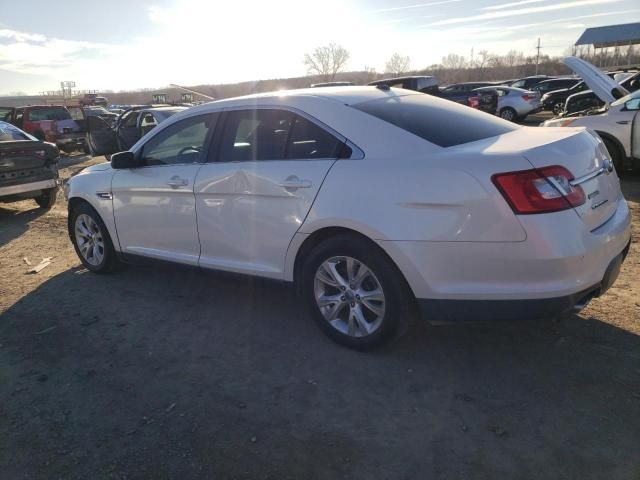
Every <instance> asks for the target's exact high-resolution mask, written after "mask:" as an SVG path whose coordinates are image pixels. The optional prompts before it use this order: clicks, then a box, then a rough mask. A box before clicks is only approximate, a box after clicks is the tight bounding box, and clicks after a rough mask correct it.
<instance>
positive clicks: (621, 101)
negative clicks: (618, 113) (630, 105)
mask: <svg viewBox="0 0 640 480" xmlns="http://www.w3.org/2000/svg"><path fill="white" fill-rule="evenodd" d="M638 97H640V90H636V91H635V92H633V93H630V94H629V95H626V96H624V97H622V98H619V99H618V100H616V101H615V102H611V106H612V107H616V106H618V105H622V104H624V103H627V102H628V101H629V100H633V99H634V98H638Z"/></svg>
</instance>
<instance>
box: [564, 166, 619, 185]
mask: <svg viewBox="0 0 640 480" xmlns="http://www.w3.org/2000/svg"><path fill="white" fill-rule="evenodd" d="M608 171H609V170H608V169H607V167H606V166H603V167H600V168H599V169H597V170H594V171H593V172H591V173H587V174H586V175H584V176H582V177H580V178H575V179H573V180H571V181H570V182H569V185H571V186H572V187H576V186H578V185H580V184H582V183H585V182H588V181H589V180H593V179H594V178H596V177H599V176H600V175H602V174H603V173H607V172H608Z"/></svg>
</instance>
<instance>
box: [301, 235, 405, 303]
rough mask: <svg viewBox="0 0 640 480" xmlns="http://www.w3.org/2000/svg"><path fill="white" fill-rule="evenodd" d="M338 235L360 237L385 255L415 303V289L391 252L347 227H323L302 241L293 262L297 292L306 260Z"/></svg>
mask: <svg viewBox="0 0 640 480" xmlns="http://www.w3.org/2000/svg"><path fill="white" fill-rule="evenodd" d="M338 235H352V236H354V237H358V238H360V239H362V240H364V241H365V242H367V243H368V244H369V245H371V247H372V248H373V249H375V250H377V251H378V252H380V254H381V255H384V256H385V257H387V259H388V260H389V261H390V262H391V264H392V265H393V266H394V267H395V268H396V270H397V272H398V274H399V275H400V278H402V280H403V281H404V284H405V287H406V289H407V291H408V292H409V293H410V294H411V298H412V300H413V301H415V298H416V297H415V293H414V291H413V289H412V288H411V285H410V284H409V282H408V280H407V278H406V276H405V275H404V273H403V272H402V270H401V269H400V267H399V265H398V263H397V262H396V261H395V260H394V259H393V257H392V256H391V255H390V254H389V252H387V251H386V250H385V249H384V247H383V246H382V245H380V243H379V242H376V241H375V240H373V239H371V238H370V237H368V236H367V235H364V234H363V233H361V232H358V231H357V230H353V229H351V228H347V227H323V228H320V229H318V230H316V231H314V232H313V233H311V234H309V235H308V236H307V237H306V238H305V239H304V240H303V241H302V243H301V244H300V246H299V247H298V249H297V251H296V253H295V259H294V261H293V272H292V274H293V284H294V287H295V289H296V292H298V293H299V292H300V281H299V280H300V277H301V271H302V266H303V264H304V260H305V259H306V258H307V256H308V255H309V254H310V253H311V252H312V251H313V249H314V248H315V247H317V246H318V245H320V244H321V243H322V242H324V241H326V240H328V239H330V238H333V237H336V236H338Z"/></svg>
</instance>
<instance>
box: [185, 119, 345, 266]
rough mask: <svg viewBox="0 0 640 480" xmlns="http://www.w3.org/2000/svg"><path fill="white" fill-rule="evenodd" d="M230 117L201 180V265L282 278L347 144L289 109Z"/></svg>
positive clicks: (198, 185) (198, 199) (198, 194)
mask: <svg viewBox="0 0 640 480" xmlns="http://www.w3.org/2000/svg"><path fill="white" fill-rule="evenodd" d="M225 117H226V120H225V127H224V131H223V133H222V136H221V139H220V145H219V154H218V158H217V161H216V162H213V163H207V164H205V165H204V166H203V167H202V168H201V170H200V172H199V173H198V177H197V178H196V186H195V194H196V210H197V212H198V231H199V235H200V244H201V247H202V251H201V256H200V265H201V266H203V267H208V268H217V269H222V270H230V271H236V272H246V273H254V274H257V275H263V276H267V277H272V278H280V277H281V276H282V273H283V270H284V262H285V256H286V252H287V248H288V246H289V243H290V241H291V239H292V238H293V236H294V235H295V233H296V232H297V231H298V229H299V228H300V226H301V225H302V223H303V222H304V220H305V217H306V216H307V214H308V212H309V210H310V209H311V205H312V204H313V201H314V199H315V197H316V194H317V193H318V190H319V188H320V185H321V184H322V181H323V180H324V178H325V176H326V175H327V172H328V171H329V169H330V168H331V166H332V165H333V163H334V162H335V161H336V158H337V157H338V156H339V152H340V149H341V147H342V146H343V145H344V143H343V142H342V141H341V140H339V139H338V138H337V137H336V136H334V135H333V134H331V133H329V132H327V131H326V130H324V129H323V128H321V127H319V126H318V125H317V124H315V123H314V122H312V121H311V120H308V119H306V118H303V117H301V116H299V115H296V114H294V113H292V112H289V111H285V110H278V109H250V110H249V109H247V110H235V111H229V112H226V113H225Z"/></svg>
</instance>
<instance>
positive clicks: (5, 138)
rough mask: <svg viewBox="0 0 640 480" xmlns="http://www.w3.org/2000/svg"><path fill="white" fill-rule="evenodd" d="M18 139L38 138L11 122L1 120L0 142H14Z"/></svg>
mask: <svg viewBox="0 0 640 480" xmlns="http://www.w3.org/2000/svg"><path fill="white" fill-rule="evenodd" d="M18 140H36V138H35V137H33V136H31V135H29V134H28V133H26V132H23V131H22V130H20V129H19V128H18V127H15V126H13V125H11V124H10V123H4V122H0V142H14V141H18Z"/></svg>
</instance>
